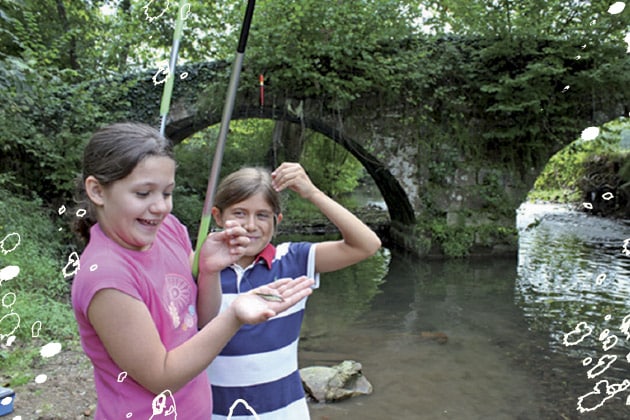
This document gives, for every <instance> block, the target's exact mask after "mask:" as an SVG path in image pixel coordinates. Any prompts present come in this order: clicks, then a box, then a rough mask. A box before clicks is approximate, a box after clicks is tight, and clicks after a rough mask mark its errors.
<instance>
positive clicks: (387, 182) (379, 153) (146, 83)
mask: <svg viewBox="0 0 630 420" xmlns="http://www.w3.org/2000/svg"><path fill="white" fill-rule="evenodd" d="M230 72H231V64H230V63H201V64H193V65H187V66H182V67H181V68H178V70H177V74H176V75H175V77H177V78H176V81H175V88H174V91H173V97H172V102H171V107H170V113H169V116H168V120H167V127H166V134H167V135H168V137H170V138H171V139H172V140H173V141H174V142H175V143H178V142H180V141H182V140H183V139H185V138H186V137H188V136H190V135H192V134H193V133H195V132H197V131H201V130H203V129H205V128H207V127H209V126H212V125H215V124H218V123H220V122H221V116H222V111H223V103H224V100H225V95H226V90H227V85H228V81H229V77H230ZM160 76H161V79H162V80H163V78H164V76H163V75H160V74H159V73H158V74H150V73H139V74H134V75H126V76H125V79H124V80H123V83H127V86H128V87H129V90H128V93H127V96H126V101H127V103H128V105H129V108H128V112H127V115H128V117H129V119H133V120H139V121H145V122H148V123H150V124H152V125H154V126H159V122H160V117H159V115H158V114H159V108H160V98H161V94H162V90H163V86H162V85H161V84H156V82H157V83H159V82H160ZM418 108H420V107H418ZM420 112H422V111H421V109H409V107H405V106H404V105H401V104H400V103H384V100H383V99H382V98H380V97H376V96H373V97H365V96H364V97H362V98H360V99H358V100H356V101H355V102H354V103H352V104H351V106H349V107H348V108H346V109H345V110H344V111H342V112H339V111H336V110H334V109H331V107H330V106H329V104H327V103H325V102H323V101H322V100H320V99H318V98H308V97H304V96H303V95H301V94H300V93H299V92H285V91H283V90H282V89H280V88H276V87H275V86H273V85H266V86H265V101H264V105H263V106H261V105H260V103H259V84H258V74H254V73H253V72H252V71H248V69H247V68H244V69H243V71H242V73H241V78H240V82H239V90H238V94H237V97H236V100H235V108H234V112H233V115H232V119H233V120H236V119H247V118H266V119H273V120H284V121H289V122H292V123H297V124H301V125H302V126H303V127H305V128H309V129H311V130H314V131H316V132H319V133H321V134H323V135H325V136H327V137H328V138H330V139H331V140H332V141H335V142H337V143H338V144H340V145H342V146H343V147H344V148H346V149H347V150H348V151H349V152H350V153H352V155H353V156H354V157H355V158H356V159H357V160H358V161H359V162H361V164H362V165H363V166H364V167H365V169H366V170H367V172H368V173H369V174H370V176H371V177H372V178H373V180H374V182H375V184H376V185H377V187H378V189H379V191H380V193H381V195H382V197H383V199H384V201H385V203H386V205H387V208H388V212H389V216H390V219H391V226H392V227H394V228H395V229H394V230H395V232H398V235H397V236H396V237H397V240H396V241H397V242H398V243H400V242H401V241H400V234H403V235H405V234H406V235H407V238H406V239H405V240H404V241H403V242H404V244H403V247H405V248H408V249H414V250H416V251H417V250H418V249H419V248H423V247H424V248H426V246H423V245H422V244H418V243H417V241H416V239H415V238H413V236H414V232H415V231H414V226H415V225H416V220H417V219H420V218H422V217H423V214H424V212H425V210H427V207H428V206H429V205H428V204H427V203H431V204H430V207H431V209H432V211H433V212H434V213H433V214H435V213H436V208H437V213H438V214H441V215H442V216H444V217H445V219H446V220H447V221H448V223H449V224H462V223H463V224H464V225H471V224H473V225H475V224H483V223H494V224H495V225H499V226H505V227H508V228H514V226H515V218H514V215H515V210H516V208H517V207H518V206H519V205H520V203H522V202H523V201H524V199H525V197H526V194H527V192H528V191H529V190H530V189H531V187H532V185H533V182H534V181H535V179H536V177H537V175H538V173H539V172H540V170H541V169H542V166H543V165H544V163H545V162H541V164H540V167H536V168H531V169H530V170H529V171H528V172H527V173H525V174H523V173H522V171H517V170H516V169H512V170H510V169H508V168H506V167H504V168H498V169H497V166H496V165H494V166H491V165H488V166H484V165H481V167H480V166H479V165H478V164H477V165H472V164H470V165H468V163H467V160H466V154H465V152H464V151H462V150H454V151H453V150H450V151H447V152H448V153H442V152H440V149H439V147H438V148H435V147H434V148H433V149H431V150H433V151H435V153H436V154H434V155H431V153H428V152H427V150H429V149H427V148H426V147H423V146H422V145H423V144H424V143H426V142H424V141H423V140H422V139H421V138H420V134H419V133H418V132H417V131H418V130H417V128H414V126H413V124H410V123H407V122H406V121H409V118H408V117H409V115H413V114H414V113H415V114H418V113H420ZM228 142H229V137H228ZM557 147H558V145H557V144H555V145H553V146H552V145H550V146H549V150H548V151H547V158H549V157H550V156H551V155H552V154H553V153H555V151H557ZM552 148H555V150H554V149H552ZM516 159H518V158H516ZM447 160H450V161H451V162H450V163H449V162H447ZM438 161H439V162H442V163H447V164H446V166H445V167H446V168H452V171H449V170H446V172H445V173H444V174H443V175H444V177H443V179H442V180H441V187H440V188H441V189H440V192H439V194H435V193H434V194H432V196H431V197H428V195H427V192H426V191H427V189H428V187H429V186H430V184H431V182H432V181H431V179H430V176H429V173H428V171H427V166H430V165H434V164H435V162H438ZM453 162H455V164H453ZM489 176H492V179H493V180H495V181H494V182H498V189H499V190H501V192H502V194H504V197H503V199H504V200H507V201H508V202H509V203H510V206H511V208H512V210H513V211H512V212H510V213H509V214H503V215H501V216H498V215H497V214H492V212H493V210H492V209H491V208H490V209H488V206H487V205H486V203H484V200H483V199H482V198H481V197H480V196H479V193H478V191H479V189H478V188H475V187H479V186H482V185H486V184H487V181H488V179H489ZM433 191H435V189H433ZM436 195H437V196H436ZM490 245H492V244H490ZM512 245H513V244H512ZM508 248H509V247H508ZM428 251H429V250H428V249H424V251H422V250H421V251H418V252H419V254H427V253H429V252H428ZM495 251H496V249H493V248H492V246H490V248H488V249H486V250H485V251H483V250H482V251H480V252H482V253H491V254H492V253H497V252H495ZM509 251H510V252H513V251H514V247H513V246H512V248H511V249H510V250H509Z"/></svg>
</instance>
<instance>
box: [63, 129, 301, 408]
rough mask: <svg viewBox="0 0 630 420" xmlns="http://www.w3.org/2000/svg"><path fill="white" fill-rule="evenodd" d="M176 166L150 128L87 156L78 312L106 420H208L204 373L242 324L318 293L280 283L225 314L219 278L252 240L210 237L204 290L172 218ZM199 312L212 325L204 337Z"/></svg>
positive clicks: (98, 140) (113, 137)
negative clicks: (267, 297)
mask: <svg viewBox="0 0 630 420" xmlns="http://www.w3.org/2000/svg"><path fill="white" fill-rule="evenodd" d="M175 166H176V164H175V161H174V159H173V155H172V151H171V145H170V143H169V142H168V140H167V139H165V138H164V137H163V136H162V135H160V133H159V132H158V131H157V130H155V129H153V128H152V127H149V126H147V125H144V124H137V123H118V124H113V125H110V126H108V127H105V128H103V129H101V130H99V131H97V132H96V133H95V134H94V135H93V137H92V138H91V139H90V141H89V142H88V144H87V146H86V148H85V151H84V158H83V173H82V179H81V183H80V188H79V193H80V195H81V198H82V199H83V200H84V203H85V206H86V209H87V215H86V216H85V217H84V218H82V219H79V220H80V222H79V224H78V225H77V229H76V230H77V232H78V233H79V234H80V235H81V236H82V237H83V238H84V239H85V240H86V241H87V246H86V247H85V249H84V251H83V253H82V254H81V258H80V269H79V271H78V273H77V274H76V276H75V279H74V281H73V285H72V305H73V308H74V312H75V316H76V319H77V323H78V326H79V333H80V336H81V343H82V346H83V348H84V350H85V352H86V354H87V355H88V357H89V358H90V360H91V361H92V364H93V366H94V378H95V387H96V392H97V397H98V405H97V410H96V414H95V419H97V420H99V419H103V420H104V419H108V420H118V419H128V418H142V419H148V418H151V419H155V418H165V417H170V416H173V418H177V416H178V415H179V418H181V419H192V420H194V419H209V418H210V417H211V412H212V399H211V392H210V384H209V382H208V379H207V375H205V373H204V370H205V368H206V367H207V366H208V365H209V364H210V362H211V361H212V360H213V359H214V358H215V356H216V355H217V354H218V353H219V352H220V350H221V349H222V347H223V346H224V345H225V344H226V343H227V341H228V340H229V339H230V338H231V337H232V335H234V334H235V333H236V331H238V329H239V328H240V327H241V326H242V325H243V324H255V323H259V322H263V321H265V320H267V319H269V318H271V317H273V316H275V315H276V314H277V313H278V312H281V311H284V310H285V309H287V308H289V307H290V306H292V305H294V304H295V303H296V302H298V301H300V300H301V299H303V298H304V297H306V296H308V295H309V294H310V293H311V288H310V286H311V285H312V284H313V281H312V280H311V279H307V278H306V277H302V278H300V279H298V281H295V280H291V279H281V280H278V281H277V282H274V283H271V284H268V285H266V286H262V287H259V288H257V289H254V290H252V291H251V293H247V294H244V295H241V296H239V297H238V299H236V300H235V301H234V302H233V303H232V304H231V305H230V307H229V308H228V309H227V310H226V311H223V312H221V313H220V314H219V313H218V309H219V306H220V304H221V286H220V283H219V273H220V271H221V270H222V269H223V268H225V267H227V266H229V265H230V264H232V263H234V262H236V261H238V259H239V258H240V257H241V256H242V255H243V252H244V250H245V248H246V247H247V245H248V243H249V239H248V238H247V235H246V231H245V230H244V229H243V228H242V227H241V226H239V225H238V223H226V225H225V229H224V230H223V231H222V232H217V233H212V234H210V235H209V236H208V238H207V239H206V240H205V242H204V244H203V246H202V248H201V252H200V259H199V276H198V278H197V281H196V282H195V279H193V277H192V275H191V261H192V258H191V257H192V248H191V245H190V238H189V237H188V233H187V230H186V228H185V227H184V226H183V225H182V224H181V223H180V222H179V221H178V220H177V219H176V218H175V217H174V216H173V215H171V214H170V212H171V209H172V192H173V189H174V187H175ZM257 293H262V294H274V295H279V296H281V297H282V300H280V301H277V300H274V301H268V300H265V299H263V298H262V297H260V296H258V295H257ZM198 308H199V309H201V310H202V311H203V313H202V314H201V315H203V318H204V319H206V318H210V319H211V321H210V322H209V323H207V324H205V323H204V324H205V325H204V326H203V328H201V329H199V326H198V321H197V310H198Z"/></svg>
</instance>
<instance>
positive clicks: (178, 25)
mask: <svg viewBox="0 0 630 420" xmlns="http://www.w3.org/2000/svg"><path fill="white" fill-rule="evenodd" d="M186 6H188V7H186ZM184 10H186V13H188V12H189V11H190V5H189V4H188V1H187V0H180V1H179V6H178V7H177V19H176V20H175V32H174V33H173V46H172V48H171V59H170V62H169V66H168V75H167V76H166V81H165V82H164V90H163V91H162V101H161V102H160V116H161V117H162V121H161V123H160V134H162V135H164V133H165V131H166V118H167V117H168V110H169V108H170V106H171V95H172V94H173V85H174V83H175V65H176V64H177V54H178V53H179V42H180V40H181V39H182V31H183V28H184V17H183V15H184Z"/></svg>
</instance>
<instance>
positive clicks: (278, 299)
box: [256, 293, 284, 302]
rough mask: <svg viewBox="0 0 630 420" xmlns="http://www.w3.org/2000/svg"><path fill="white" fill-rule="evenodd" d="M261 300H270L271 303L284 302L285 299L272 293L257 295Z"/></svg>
mask: <svg viewBox="0 0 630 420" xmlns="http://www.w3.org/2000/svg"><path fill="white" fill-rule="evenodd" d="M256 294H257V295H258V296H260V297H261V298H263V299H265V300H268V301H269V302H284V298H283V297H282V296H280V295H274V294H271V293H256Z"/></svg>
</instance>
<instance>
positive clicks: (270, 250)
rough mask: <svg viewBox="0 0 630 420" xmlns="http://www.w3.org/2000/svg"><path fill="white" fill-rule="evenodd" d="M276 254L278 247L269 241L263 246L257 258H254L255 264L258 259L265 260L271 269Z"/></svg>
mask: <svg viewBox="0 0 630 420" xmlns="http://www.w3.org/2000/svg"><path fill="white" fill-rule="evenodd" d="M275 256H276V247H275V246H273V245H271V243H268V244H267V246H266V247H265V248H263V250H262V251H260V254H258V256H256V259H255V260H254V264H257V263H258V261H260V260H263V261H264V262H265V264H267V268H268V269H270V270H271V263H272V262H273V257H275Z"/></svg>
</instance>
